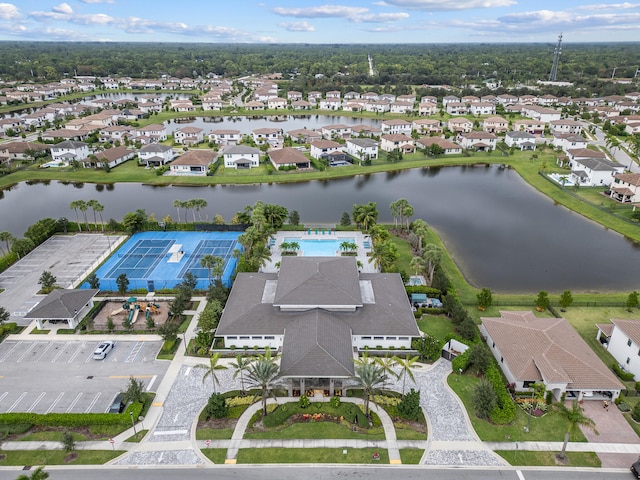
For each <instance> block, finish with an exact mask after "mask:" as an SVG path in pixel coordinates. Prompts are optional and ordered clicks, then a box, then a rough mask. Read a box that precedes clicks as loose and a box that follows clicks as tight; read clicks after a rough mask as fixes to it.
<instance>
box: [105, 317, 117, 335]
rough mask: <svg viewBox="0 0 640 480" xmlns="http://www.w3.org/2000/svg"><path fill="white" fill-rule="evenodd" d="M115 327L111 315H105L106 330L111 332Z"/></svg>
mask: <svg viewBox="0 0 640 480" xmlns="http://www.w3.org/2000/svg"><path fill="white" fill-rule="evenodd" d="M115 329H116V324H115V323H114V322H113V317H110V316H109V317H107V331H108V332H109V333H111V332H113V331H114V330H115Z"/></svg>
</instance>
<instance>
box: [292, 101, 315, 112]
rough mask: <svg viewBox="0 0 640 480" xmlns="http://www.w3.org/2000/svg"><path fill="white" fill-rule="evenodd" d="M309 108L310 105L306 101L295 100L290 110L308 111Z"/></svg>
mask: <svg viewBox="0 0 640 480" xmlns="http://www.w3.org/2000/svg"><path fill="white" fill-rule="evenodd" d="M311 107H312V105H311V103H309V102H307V101H306V100H295V101H293V102H291V108H292V109H293V110H309V109H311Z"/></svg>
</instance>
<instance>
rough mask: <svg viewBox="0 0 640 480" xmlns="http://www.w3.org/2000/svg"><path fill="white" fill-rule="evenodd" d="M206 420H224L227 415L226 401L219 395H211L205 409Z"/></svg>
mask: <svg viewBox="0 0 640 480" xmlns="http://www.w3.org/2000/svg"><path fill="white" fill-rule="evenodd" d="M205 413H206V414H207V417H208V418H224V417H226V416H227V413H229V406H228V405H227V399H226V398H224V395H222V394H221V393H212V394H211V396H210V397H209V401H208V402H207V406H206V407H205Z"/></svg>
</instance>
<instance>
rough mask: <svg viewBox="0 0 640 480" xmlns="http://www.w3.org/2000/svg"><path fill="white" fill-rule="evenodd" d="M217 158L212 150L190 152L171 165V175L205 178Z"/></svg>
mask: <svg viewBox="0 0 640 480" xmlns="http://www.w3.org/2000/svg"><path fill="white" fill-rule="evenodd" d="M217 156H218V154H217V153H216V152H212V151H211V150H189V151H188V152H186V153H185V154H183V155H181V156H180V157H178V158H177V159H175V160H174V161H173V162H172V163H171V167H170V172H171V175H199V176H205V175H206V174H207V172H208V171H209V167H210V166H211V165H213V163H214V162H215V161H216V157H217Z"/></svg>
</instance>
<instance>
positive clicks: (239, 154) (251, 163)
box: [222, 145, 260, 170]
mask: <svg viewBox="0 0 640 480" xmlns="http://www.w3.org/2000/svg"><path fill="white" fill-rule="evenodd" d="M222 158H223V159H224V166H225V168H233V169H236V170H238V169H242V168H255V167H259V166H260V149H259V148H255V147H248V146H246V145H229V146H227V147H224V149H223V150H222Z"/></svg>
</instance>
